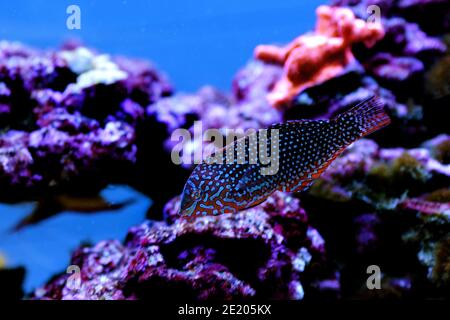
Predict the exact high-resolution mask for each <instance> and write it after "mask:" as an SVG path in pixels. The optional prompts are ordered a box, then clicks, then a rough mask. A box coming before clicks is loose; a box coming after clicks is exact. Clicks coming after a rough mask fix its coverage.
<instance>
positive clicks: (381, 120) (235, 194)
mask: <svg viewBox="0 0 450 320" xmlns="http://www.w3.org/2000/svg"><path fill="white" fill-rule="evenodd" d="M389 122H390V120H389V117H388V116H387V115H386V114H385V113H384V111H383V104H382V103H381V102H380V100H378V99H377V98H374V97H373V98H370V99H367V100H366V101H363V102H362V103H360V104H358V105H357V106H355V107H354V108H352V109H350V110H349V111H347V112H346V113H343V114H341V115H339V116H338V117H336V118H334V119H332V120H297V121H288V122H287V123H282V124H275V125H272V126H270V127H269V128H268V129H267V130H266V132H267V134H266V133H265V132H264V131H257V132H255V133H253V134H250V135H248V136H245V137H243V138H241V139H239V140H236V141H234V143H231V144H229V145H228V146H226V147H225V148H223V149H222V150H220V151H218V152H217V153H215V154H212V155H211V156H209V157H208V158H206V159H205V160H204V162H203V163H202V164H200V165H198V166H197V167H196V168H195V169H194V171H193V172H192V174H191V176H190V177H189V179H188V181H187V182H186V185H185V187H184V190H183V197H182V202H181V209H180V214H181V215H182V216H185V217H195V216H205V215H218V214H224V213H236V212H238V211H240V210H243V209H246V208H250V207H253V206H255V205H258V204H260V203H261V202H263V201H265V200H266V199H267V198H268V197H269V196H270V195H271V194H272V193H273V192H274V191H276V190H281V191H286V192H299V191H302V190H305V189H307V188H308V187H309V186H310V185H311V183H312V182H313V181H314V179H317V178H318V177H319V176H320V175H321V174H322V173H323V171H324V170H325V169H326V168H327V167H328V166H329V165H330V163H331V162H332V161H333V160H334V159H336V157H338V156H339V154H341V153H342V152H343V151H344V150H345V148H346V147H347V146H349V145H350V144H351V143H353V142H354V141H356V140H357V139H359V138H361V137H363V136H366V135H368V134H370V133H372V132H374V131H376V130H378V129H380V128H382V127H384V126H386V125H388V124H389ZM255 141H256V142H258V143H255ZM252 142H253V143H252ZM260 142H262V144H261V143H260ZM265 145H266V146H267V147H266V149H262V148H263V147H264V146H265ZM261 153H262V154H263V155H266V158H264V159H263V157H261V156H260V155H261ZM267 159H272V161H274V160H275V161H276V159H277V160H278V165H277V166H273V163H270V162H269V163H268V161H266V160H267ZM263 160H264V161H263ZM264 170H265V171H264Z"/></svg>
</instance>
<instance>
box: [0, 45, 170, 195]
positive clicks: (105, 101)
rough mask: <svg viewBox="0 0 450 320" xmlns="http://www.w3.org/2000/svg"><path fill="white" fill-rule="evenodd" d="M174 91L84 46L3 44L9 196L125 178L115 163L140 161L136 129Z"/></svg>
mask: <svg viewBox="0 0 450 320" xmlns="http://www.w3.org/2000/svg"><path fill="white" fill-rule="evenodd" d="M171 92H172V88H171V86H170V84H169V83H168V82H167V79H166V78H165V76H164V75H161V74H160V73H159V72H158V71H156V69H155V68H154V67H153V66H152V65H150V64H148V63H145V62H142V61H138V60H131V59H126V58H120V57H118V58H114V57H110V56H108V55H103V54H97V53H95V52H94V51H93V50H91V49H88V48H86V47H83V46H80V45H76V46H72V47H66V48H64V49H63V50H60V51H54V52H53V51H47V52H41V51H37V50H34V49H30V48H27V47H25V46H23V45H21V44H18V43H10V42H1V43H0V128H1V131H0V184H1V185H2V186H4V187H5V189H7V190H8V191H7V192H5V194H8V196H14V195H17V196H24V197H25V196H26V195H28V194H29V193H34V192H37V191H39V192H45V190H46V189H48V188H53V189H55V190H57V189H59V188H60V187H62V186H68V187H69V185H71V184H72V185H73V186H72V187H71V189H73V190H75V189H76V185H78V184H77V182H78V183H84V182H88V181H89V180H91V182H92V183H89V185H91V186H93V187H94V186H98V185H103V184H104V183H107V182H108V180H109V181H111V180H112V179H114V178H115V177H118V176H120V173H119V170H112V169H113V168H114V167H115V166H117V165H127V164H128V165H130V164H133V163H135V162H136V153H137V143H136V127H137V126H138V125H139V123H141V122H142V121H144V119H145V117H146V113H145V107H146V106H147V105H148V104H150V103H153V102H156V101H157V100H158V99H160V98H161V97H163V96H168V95H170V94H171ZM122 168H123V169H124V170H122V174H125V171H126V166H125V167H123V166H122ZM114 171H116V173H115V174H112V175H111V173H113V172H114ZM6 186H8V187H7V188H6ZM84 189H89V188H84ZM94 189H96V188H95V187H94Z"/></svg>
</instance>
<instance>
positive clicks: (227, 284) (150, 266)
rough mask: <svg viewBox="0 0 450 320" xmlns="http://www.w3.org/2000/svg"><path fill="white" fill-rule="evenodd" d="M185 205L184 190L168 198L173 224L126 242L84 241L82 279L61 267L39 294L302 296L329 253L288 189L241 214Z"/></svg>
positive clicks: (137, 230)
mask: <svg viewBox="0 0 450 320" xmlns="http://www.w3.org/2000/svg"><path fill="white" fill-rule="evenodd" d="M178 207H179V197H177V198H175V199H173V200H171V201H170V202H169V203H168V204H167V205H166V209H165V211H166V217H167V218H168V219H169V220H170V221H172V222H171V223H170V224H167V223H164V222H155V223H144V224H142V225H140V226H136V227H134V228H132V229H131V230H130V232H129V234H128V236H127V239H126V241H125V244H124V245H121V244H120V243H118V242H117V241H104V242H100V243H98V244H97V245H95V246H93V247H85V248H80V249H78V250H77V251H76V252H75V253H74V255H73V258H72V262H71V264H74V265H78V266H79V267H80V269H81V287H79V288H76V287H73V286H72V284H71V283H70V281H68V276H67V275H61V276H59V277H57V278H55V279H54V280H53V281H51V282H50V283H49V284H47V285H46V286H45V287H43V288H41V289H38V290H36V292H35V298H39V299H44V298H50V299H137V298H151V297H156V296H158V297H161V296H166V295H167V297H170V298H171V299H174V298H177V297H180V298H181V297H183V298H186V297H190V298H194V299H200V300H203V299H211V298H219V299H232V298H251V297H260V298H289V299H302V298H303V294H304V291H306V289H305V288H304V287H303V284H302V282H303V281H304V278H305V276H304V274H306V271H307V270H310V269H311V266H314V264H315V262H316V263H317V262H319V261H323V260H322V259H323V258H324V246H323V239H322V238H321V236H320V235H319V233H318V232H317V231H316V230H315V229H314V228H312V227H311V226H309V225H308V220H307V216H306V213H305V211H304V210H303V209H302V208H301V207H300V203H299V201H298V200H297V199H295V198H293V197H291V196H289V195H287V194H284V193H276V194H274V195H273V196H271V197H270V198H269V199H268V201H267V202H266V203H264V204H262V205H260V206H258V207H255V208H252V209H249V210H245V211H242V212H240V213H238V214H236V215H223V216H219V217H202V218H199V219H196V220H194V221H187V220H184V219H181V218H178V215H177V210H178ZM317 267H318V266H317V264H316V266H315V267H314V268H317ZM311 274H312V273H311ZM311 280H314V279H309V281H311Z"/></svg>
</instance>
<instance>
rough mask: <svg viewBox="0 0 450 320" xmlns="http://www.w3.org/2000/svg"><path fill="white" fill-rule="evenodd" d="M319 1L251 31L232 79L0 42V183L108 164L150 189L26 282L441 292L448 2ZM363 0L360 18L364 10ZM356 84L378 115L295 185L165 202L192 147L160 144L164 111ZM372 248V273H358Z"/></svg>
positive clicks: (98, 180) (81, 179)
mask: <svg viewBox="0 0 450 320" xmlns="http://www.w3.org/2000/svg"><path fill="white" fill-rule="evenodd" d="M333 5H335V7H328V6H321V7H320V8H319V9H318V11H317V16H318V23H317V26H316V29H315V31H314V32H312V33H309V34H306V35H302V36H300V37H298V38H297V39H295V40H294V41H293V42H292V43H291V44H290V45H287V46H286V47H275V46H267V45H265V46H259V47H257V48H256V49H255V59H253V60H251V61H249V63H248V64H247V65H246V66H244V67H243V68H242V69H241V70H239V71H238V72H237V74H236V76H235V78H234V79H233V81H232V90H231V92H230V93H223V92H220V91H219V90H217V89H215V88H212V87H209V86H205V87H203V88H201V89H200V90H198V92H196V93H191V94H181V93H176V92H174V90H173V88H172V86H171V85H170V83H169V82H168V80H167V78H166V77H165V76H164V75H163V74H162V73H160V72H159V71H157V70H156V69H155V68H154V67H153V66H152V65H151V64H148V63H147V62H144V61H138V60H133V59H128V58H123V57H110V56H107V55H104V54H99V53H97V52H95V50H93V49H88V48H86V47H84V46H80V45H73V44H67V45H65V46H64V47H63V48H61V50H58V51H54V52H41V51H37V50H34V49H31V48H27V47H25V46H23V45H20V44H15V43H9V42H1V43H0V132H1V134H0V185H1V186H2V190H6V191H5V193H3V194H2V197H5V198H7V199H11V197H14V198H21V197H39V194H40V193H42V191H44V192H45V191H48V190H50V191H51V192H55V193H58V192H61V190H63V191H64V192H79V190H80V189H81V190H83V192H87V193H89V192H91V193H95V192H97V191H98V190H99V189H100V188H101V187H102V186H104V185H106V184H108V183H112V182H115V181H117V180H119V181H121V182H124V183H127V184H130V185H132V186H134V187H135V188H137V189H139V190H140V191H143V192H144V193H145V194H147V195H148V196H149V197H150V198H152V200H154V205H153V207H152V209H151V211H150V212H149V213H148V218H149V220H148V221H147V222H145V223H143V224H141V225H139V226H136V227H133V228H131V229H130V230H129V233H128V236H127V237H126V240H125V241H124V242H123V243H121V242H119V241H117V240H108V241H102V242H100V243H97V244H94V245H92V246H81V247H80V248H79V249H77V250H76V251H75V253H74V254H73V257H72V261H71V262H70V265H75V266H78V268H79V270H80V273H79V277H75V278H74V277H73V275H71V274H66V273H62V274H60V275H56V276H55V277H53V278H52V279H51V280H49V282H48V283H47V284H45V285H43V286H42V287H41V288H39V289H37V290H35V292H34V293H31V296H32V297H33V298H36V299H147V298H153V297H162V296H163V297H165V296H167V297H171V298H185V297H188V298H193V299H202V300H204V299H233V298H235V299H236V298H255V297H256V298H274V299H315V298H318V299H319V298H323V297H329V296H331V297H334V298H338V297H341V298H355V297H356V298H442V297H449V296H450V280H449V279H450V260H449V259H450V258H449V257H450V254H449V252H450V238H449V234H450V233H449V231H450V230H449V229H450V208H449V207H450V190H449V186H450V136H449V130H448V121H447V120H448V119H446V118H445V116H444V114H446V112H445V110H444V108H448V105H449V95H448V81H449V74H450V73H449V72H450V68H449V66H450V65H449V63H448V62H449V56H448V52H449V51H448V49H447V48H448V44H449V41H448V39H449V38H448V36H446V34H447V33H448V32H449V27H450V26H449V24H448V21H449V19H448V17H449V9H448V5H446V3H445V1H438V0H435V1H420V0H418V1H406V0H405V1H400V0H399V1H382V0H373V1H370V0H367V1H350V0H349V1H345V0H342V1H340V0H336V1H334V2H333ZM371 5H376V6H378V8H380V13H381V16H380V19H379V20H377V21H375V22H367V21H366V20H367V17H368V15H369V13H368V11H367V8H368V7H369V6H371ZM417 12H420V14H417ZM430 19H431V21H433V23H432V24H431V23H430ZM304 48H307V49H304ZM308 48H309V49H311V48H312V49H311V50H309V49H308ZM317 61H320V62H321V63H320V65H319V64H317V63H316V62H317ZM280 88H281V89H280ZM372 95H377V96H379V97H380V98H381V99H382V101H383V102H384V103H385V104H386V110H387V112H388V113H389V115H390V117H391V118H392V124H391V125H390V126H389V127H388V128H386V129H384V130H382V131H380V132H377V133H376V134H374V135H371V136H370V137H369V138H370V140H368V139H366V140H361V141H359V142H357V143H355V144H354V145H353V146H351V148H349V149H348V150H346V151H345V152H344V153H343V155H342V156H341V157H340V158H338V159H337V160H336V161H335V162H334V163H333V164H332V166H331V167H330V168H329V169H328V170H327V171H325V173H324V174H323V175H322V176H321V178H319V179H318V180H317V181H316V182H315V183H314V184H313V185H312V187H311V189H310V190H308V191H307V192H304V193H301V194H294V195H292V194H285V193H275V194H273V195H272V196H271V197H270V198H269V200H268V201H266V202H265V203H263V204H261V205H259V206H257V207H255V208H252V209H248V210H245V211H242V212H240V213H238V214H236V215H233V216H228V215H225V216H219V217H201V218H198V219H196V220H193V221H186V220H182V219H179V218H178V216H177V210H178V206H179V197H177V195H178V194H180V192H181V190H182V187H183V184H184V182H185V179H186V177H187V176H188V175H189V172H190V170H191V169H192V165H184V166H176V165H174V164H173V163H172V161H171V159H170V152H171V150H172V148H173V146H174V144H175V143H176V141H173V140H172V139H171V134H172V132H173V131H174V130H175V129H177V128H185V129H187V130H189V131H190V132H192V133H194V131H195V121H197V120H201V121H202V126H203V127H202V129H203V131H204V130H207V129H212V128H217V129H223V128H229V129H242V130H244V131H245V130H246V129H249V128H253V129H258V128H264V127H267V126H269V125H270V124H272V123H276V122H280V121H285V120H290V119H302V118H306V119H329V118H332V117H334V116H335V115H336V114H338V113H340V112H342V111H343V110H346V109H347V108H349V107H351V106H353V105H354V104H356V103H358V102H360V101H362V100H363V99H366V98H368V97H370V96H372ZM223 135H224V139H226V135H227V132H226V131H223ZM189 145H190V147H189V148H188V153H189V154H188V156H193V154H194V153H195V150H197V149H198V148H200V147H202V148H208V147H212V148H214V143H212V144H211V143H208V146H207V145H206V143H205V142H204V141H203V139H201V137H200V139H193V140H192V141H190V142H189ZM118 168H120V170H118ZM157 176H164V179H162V180H161V181H155V180H156V179H155V177H157ZM80 186H82V187H81V188H80ZM88 187H89V188H88ZM2 214H5V213H2ZM371 265H376V266H379V268H380V270H381V272H382V278H381V280H382V283H381V285H382V288H383V289H382V290H369V289H368V288H367V286H366V280H367V278H368V276H369V274H368V273H367V268H368V267H369V266H371ZM1 272H2V271H0V274H1Z"/></svg>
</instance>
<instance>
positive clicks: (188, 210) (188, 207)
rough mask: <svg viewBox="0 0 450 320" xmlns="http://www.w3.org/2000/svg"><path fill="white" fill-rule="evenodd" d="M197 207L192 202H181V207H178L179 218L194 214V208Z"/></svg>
mask: <svg viewBox="0 0 450 320" xmlns="http://www.w3.org/2000/svg"><path fill="white" fill-rule="evenodd" d="M196 206H197V203H196V202H195V201H194V202H192V203H188V202H187V201H184V199H183V200H181V207H180V212H179V215H180V216H184V217H186V216H187V217H189V216H192V215H193V214H194V211H195V208H196Z"/></svg>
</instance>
